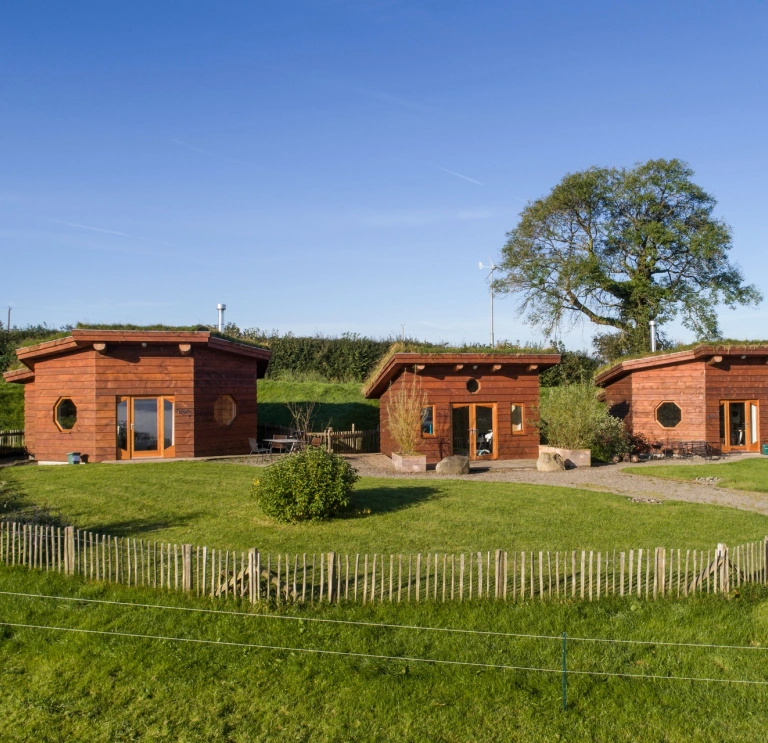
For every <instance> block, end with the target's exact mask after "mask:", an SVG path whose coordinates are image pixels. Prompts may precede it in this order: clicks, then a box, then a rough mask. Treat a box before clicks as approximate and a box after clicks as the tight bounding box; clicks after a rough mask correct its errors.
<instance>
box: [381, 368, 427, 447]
mask: <svg viewBox="0 0 768 743" xmlns="http://www.w3.org/2000/svg"><path fill="white" fill-rule="evenodd" d="M426 404H427V393H426V392H424V390H422V389H421V379H420V378H419V377H418V376H417V375H416V374H413V375H412V376H411V381H410V384H409V383H408V382H407V381H406V380H403V381H402V383H401V384H400V385H399V386H398V387H396V388H392V387H391V386H390V393H389V395H388V397H387V408H386V410H387V427H388V428H389V433H390V435H391V436H392V438H393V439H394V441H395V443H396V444H397V446H398V450H397V453H398V454H402V455H404V456H413V455H414V454H416V452H417V447H418V444H419V440H420V439H421V417H422V411H423V410H424V406H425V405H426Z"/></svg>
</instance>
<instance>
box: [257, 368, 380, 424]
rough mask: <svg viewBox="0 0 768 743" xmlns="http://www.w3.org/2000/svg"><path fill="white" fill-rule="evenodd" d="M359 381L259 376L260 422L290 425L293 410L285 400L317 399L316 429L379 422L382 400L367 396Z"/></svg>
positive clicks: (304, 400)
mask: <svg viewBox="0 0 768 743" xmlns="http://www.w3.org/2000/svg"><path fill="white" fill-rule="evenodd" d="M361 387H362V385H361V384H360V383H359V382H343V383H333V382H292V381H286V380H270V379H260V380H259V382H258V392H257V394H258V401H259V423H261V424H270V425H278V426H289V425H290V424H291V414H290V413H289V412H288V408H287V406H286V404H285V403H287V402H314V403H315V418H314V423H315V425H314V427H313V430H315V431H319V430H323V429H325V428H327V427H328V426H333V428H334V429H335V430H337V431H349V430H350V428H351V427H352V424H353V423H354V424H355V427H356V428H357V429H358V430H364V429H373V428H378V426H379V401H378V400H366V399H365V398H364V397H363V394H362V392H361V391H360V390H361Z"/></svg>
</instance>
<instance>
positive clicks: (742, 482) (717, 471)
mask: <svg viewBox="0 0 768 743" xmlns="http://www.w3.org/2000/svg"><path fill="white" fill-rule="evenodd" d="M624 472H629V473H630V474H633V475H645V476H647V477H664V478H667V479H669V480H683V481H690V480H695V479H696V478H697V477H717V478H722V480H721V481H720V482H719V483H718V485H721V486H722V487H725V488H735V489H737V490H750V491H752V492H757V493H768V458H766V459H742V460H737V461H735V462H726V463H725V464H693V465H690V466H685V467H677V466H675V465H666V466H665V465H658V466H654V467H630V468H627V469H625V470H624Z"/></svg>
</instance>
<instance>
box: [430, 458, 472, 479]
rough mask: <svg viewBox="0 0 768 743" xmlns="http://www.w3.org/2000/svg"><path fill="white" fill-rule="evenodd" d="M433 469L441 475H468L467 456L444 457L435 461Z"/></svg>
mask: <svg viewBox="0 0 768 743" xmlns="http://www.w3.org/2000/svg"><path fill="white" fill-rule="evenodd" d="M435 471H436V472H439V473H440V474H441V475H468V474H469V457H459V456H456V457H446V458H445V459H442V460H440V461H439V462H438V463H437V467H435Z"/></svg>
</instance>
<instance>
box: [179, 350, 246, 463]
mask: <svg viewBox="0 0 768 743" xmlns="http://www.w3.org/2000/svg"><path fill="white" fill-rule="evenodd" d="M193 358H194V366H195V370H194V379H195V387H194V397H195V455H196V456H198V457H202V456H217V455H224V454H248V452H249V451H250V443H249V441H248V438H249V437H254V438H255V437H256V425H257V408H256V375H257V373H258V361H257V360H256V359H252V358H248V357H244V356H235V355H234V354H228V353H220V352H216V351H212V350H210V349H203V348H197V349H195V351H194V357H193ZM220 395H231V396H232V397H233V398H234V399H235V402H236V403H237V416H236V417H235V419H234V421H233V422H232V423H231V424H230V425H229V426H221V425H219V424H218V423H216V421H215V419H214V416H213V408H214V404H215V403H216V400H217V398H218V397H219V396H220Z"/></svg>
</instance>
